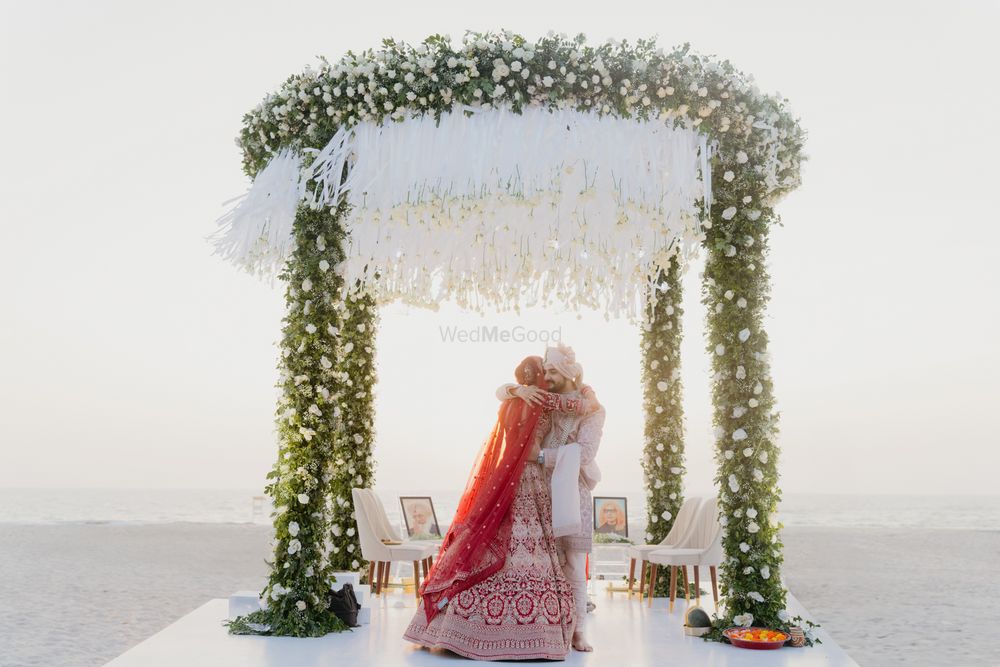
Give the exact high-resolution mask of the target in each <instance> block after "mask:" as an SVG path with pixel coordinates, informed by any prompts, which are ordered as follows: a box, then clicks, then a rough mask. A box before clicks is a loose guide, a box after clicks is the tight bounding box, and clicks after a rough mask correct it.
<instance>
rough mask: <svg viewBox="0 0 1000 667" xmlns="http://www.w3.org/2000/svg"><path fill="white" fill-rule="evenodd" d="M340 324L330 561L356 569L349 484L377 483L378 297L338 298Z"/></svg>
mask: <svg viewBox="0 0 1000 667" xmlns="http://www.w3.org/2000/svg"><path fill="white" fill-rule="evenodd" d="M338 306H339V308H340V310H341V315H340V319H341V323H342V326H341V329H340V331H339V332H338V336H337V337H338V340H339V343H340V347H339V349H340V354H339V356H338V363H337V371H338V372H337V375H338V378H339V384H338V392H339V393H338V396H337V401H338V405H337V409H338V413H339V415H340V430H339V432H338V434H337V440H336V446H335V452H334V456H333V481H332V483H331V486H330V531H331V536H332V545H331V553H330V562H331V563H332V565H333V568H334V569H335V570H338V571H345V570H346V571H358V570H362V569H364V567H365V565H366V562H365V561H364V559H362V557H361V543H360V542H359V541H358V533H357V519H356V516H355V512H354V499H353V497H352V494H351V489H352V488H354V487H358V488H371V487H372V486H373V485H374V483H375V462H374V460H373V458H372V445H373V443H374V438H375V432H374V422H375V391H374V390H375V381H376V375H375V330H376V327H377V326H378V311H377V308H376V305H375V298H374V297H373V296H372V295H371V294H369V293H366V292H363V291H358V289H355V290H353V291H351V292H350V293H349V294H348V295H347V296H346V298H345V299H343V301H341V302H339V303H338Z"/></svg>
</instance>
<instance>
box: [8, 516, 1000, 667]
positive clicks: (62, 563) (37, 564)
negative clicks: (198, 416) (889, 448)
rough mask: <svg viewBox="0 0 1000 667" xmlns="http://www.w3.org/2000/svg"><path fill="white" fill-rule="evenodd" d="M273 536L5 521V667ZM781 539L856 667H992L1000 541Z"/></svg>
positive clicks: (261, 547) (199, 595)
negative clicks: (989, 633)
mask: <svg viewBox="0 0 1000 667" xmlns="http://www.w3.org/2000/svg"><path fill="white" fill-rule="evenodd" d="M268 539H269V531H268V528H266V527H261V526H252V525H232V524H166V525H145V526H142V525H109V524H64V525H46V526H39V525H35V526H29V525H12V524H0V573H2V575H3V581H2V585H0V665H3V666H4V667H20V666H21V665H45V666H49V665H61V666H66V667H70V666H75V665H101V664H104V663H105V662H106V661H108V660H110V659H111V658H114V657H115V656H117V655H119V654H121V653H122V652H123V651H125V650H127V649H128V648H129V647H131V646H133V645H135V644H136V643H138V642H140V641H142V640H143V639H145V638H146V637H149V636H150V635H152V634H154V633H155V632H157V631H159V630H161V629H162V628H164V627H166V626H167V625H169V624H170V623H172V622H173V621H175V620H176V619H178V618H179V617H180V616H182V615H184V614H186V613H187V612H189V611H191V610H192V609H194V608H196V607H198V606H199V605H201V604H202V603H203V602H205V601H206V600H208V599H210V598H216V597H227V596H228V595H229V594H230V593H232V592H235V591H237V590H241V589H251V590H256V589H258V588H259V587H260V586H261V584H262V582H263V581H264V579H265V578H266V575H267V565H266V564H265V562H264V559H265V558H266V557H267V556H268V546H267V543H268ZM784 540H785V545H786V546H785V557H786V566H785V578H786V583H787V584H788V586H789V588H791V590H792V591H794V593H795V595H796V596H797V597H798V598H799V600H801V601H802V603H803V604H804V605H805V606H806V608H808V609H809V610H810V612H811V613H812V614H813V615H814V617H815V618H816V619H817V620H818V621H819V622H821V623H822V624H823V626H824V628H825V629H826V630H827V631H828V632H830V633H831V635H833V637H834V638H835V639H836V640H837V641H838V642H839V643H840V644H841V645H842V646H843V647H844V648H845V649H846V650H847V651H848V652H849V653H850V654H851V655H852V656H853V657H854V658H855V660H857V661H858V663H859V664H861V665H873V666H877V667H881V666H882V665H903V664H906V665H940V664H943V663H945V662H946V663H947V664H949V667H958V666H961V665H986V664H995V658H996V652H995V651H994V650H993V649H992V644H991V643H990V642H989V640H987V639H985V637H984V635H983V632H984V631H986V630H987V629H990V628H995V627H998V624H1000V602H998V596H997V593H998V592H1000V590H998V583H997V576H996V573H995V571H994V570H993V567H992V564H993V563H995V562H997V560H998V556H1000V533H997V532H981V531H964V530H962V531H959V530H956V531H944V530H915V529H906V530H887V529H874V528H865V529H860V528H859V529H848V528H789V529H786V530H785V532H784ZM945 646H947V647H946V648H945Z"/></svg>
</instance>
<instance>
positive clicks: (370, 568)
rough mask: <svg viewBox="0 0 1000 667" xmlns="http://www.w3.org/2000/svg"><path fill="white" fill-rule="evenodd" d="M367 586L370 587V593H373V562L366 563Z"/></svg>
mask: <svg viewBox="0 0 1000 667" xmlns="http://www.w3.org/2000/svg"><path fill="white" fill-rule="evenodd" d="M368 585H369V586H371V587H372V592H373V593H374V592H375V561H373V560H370V561H368Z"/></svg>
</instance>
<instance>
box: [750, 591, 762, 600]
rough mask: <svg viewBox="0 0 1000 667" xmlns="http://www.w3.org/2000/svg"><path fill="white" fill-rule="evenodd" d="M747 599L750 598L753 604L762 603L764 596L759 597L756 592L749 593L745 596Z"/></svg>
mask: <svg viewBox="0 0 1000 667" xmlns="http://www.w3.org/2000/svg"><path fill="white" fill-rule="evenodd" d="M747 597H748V598H750V599H751V600H753V601H754V602H763V601H764V596H763V595H761V594H760V593H758V592H757V591H750V592H749V593H748V594H747Z"/></svg>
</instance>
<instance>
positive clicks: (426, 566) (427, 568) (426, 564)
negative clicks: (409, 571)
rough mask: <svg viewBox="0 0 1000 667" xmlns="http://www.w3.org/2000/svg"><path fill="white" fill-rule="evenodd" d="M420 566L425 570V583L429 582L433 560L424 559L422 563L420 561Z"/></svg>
mask: <svg viewBox="0 0 1000 667" xmlns="http://www.w3.org/2000/svg"><path fill="white" fill-rule="evenodd" d="M420 565H421V566H422V567H423V568H424V581H427V576H428V573H429V572H430V569H431V559H430V558H425V559H423V560H422V561H420Z"/></svg>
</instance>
